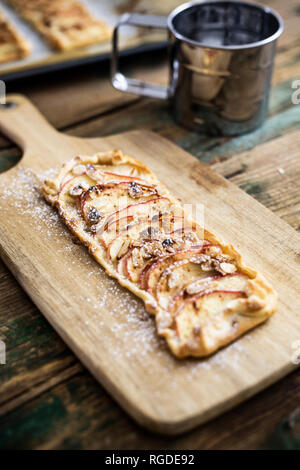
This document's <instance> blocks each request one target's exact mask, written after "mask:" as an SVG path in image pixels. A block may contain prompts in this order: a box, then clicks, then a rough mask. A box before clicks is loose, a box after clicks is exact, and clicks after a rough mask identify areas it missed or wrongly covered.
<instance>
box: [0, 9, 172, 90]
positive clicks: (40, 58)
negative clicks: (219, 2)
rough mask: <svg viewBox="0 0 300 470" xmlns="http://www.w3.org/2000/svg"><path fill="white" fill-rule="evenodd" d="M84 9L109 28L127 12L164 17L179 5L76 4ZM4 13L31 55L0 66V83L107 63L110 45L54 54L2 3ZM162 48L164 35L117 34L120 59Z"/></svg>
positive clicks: (132, 30) (146, 32)
mask: <svg viewBox="0 0 300 470" xmlns="http://www.w3.org/2000/svg"><path fill="white" fill-rule="evenodd" d="M80 1H81V3H83V4H84V5H86V6H87V8H88V9H89V11H90V12H91V13H92V14H93V16H94V17H95V18H100V19H101V18H102V19H104V20H105V21H106V22H107V23H108V24H109V25H110V26H111V28H113V27H114V25H115V24H116V22H117V21H118V18H119V17H120V14H122V13H124V12H126V11H128V12H130V11H135V12H142V13H149V14H150V13H151V14H160V15H167V14H168V13H169V12H170V11H171V10H172V9H173V8H175V7H176V6H177V5H178V4H179V3H181V2H178V0H168V1H167V2H165V3H163V4H162V5H161V4H160V3H162V2H158V1H157V0H154V1H150V0H149V1H148V0H135V1H134V0H101V1H99V0H80ZM0 8H1V9H2V10H4V12H5V14H6V16H7V17H8V18H9V20H10V21H11V23H12V24H13V25H14V26H15V28H16V29H17V30H18V31H19V32H20V33H21V34H22V35H23V36H24V37H25V38H27V40H28V41H29V42H30V43H31V46H32V52H31V54H30V56H29V57H26V58H25V59H21V60H17V61H13V62H8V63H5V64H1V65H0V79H2V80H5V81H8V80H13V79H17V78H25V77H30V76H33V75H37V74H40V73H46V72H50V71H56V70H62V69H66V68H70V67H74V66H77V65H84V64H91V63H94V62H99V61H100V62H101V61H104V60H107V59H108V58H109V57H110V53H111V42H110V41H107V42H103V43H98V44H93V45H91V46H87V47H84V48H79V49H74V50H72V51H66V52H65V51H63V52H61V51H55V50H53V49H52V48H51V46H49V45H48V44H47V43H46V41H45V40H44V39H43V38H42V37H41V36H40V35H39V33H37V32H36V31H35V30H34V28H33V27H31V26H30V25H29V24H27V23H26V22H25V21H24V20H23V19H22V18H20V17H19V16H18V15H17V14H16V13H15V12H14V10H13V9H12V8H10V7H9V6H8V5H7V4H6V3H5V1H3V0H0ZM164 47H166V33H165V32H164V31H159V30H147V29H140V28H134V27H130V28H129V27H124V28H122V31H121V34H120V50H121V55H123V56H124V55H125V56H126V55H132V54H136V53H138V52H146V51H152V50H157V49H162V48H164Z"/></svg>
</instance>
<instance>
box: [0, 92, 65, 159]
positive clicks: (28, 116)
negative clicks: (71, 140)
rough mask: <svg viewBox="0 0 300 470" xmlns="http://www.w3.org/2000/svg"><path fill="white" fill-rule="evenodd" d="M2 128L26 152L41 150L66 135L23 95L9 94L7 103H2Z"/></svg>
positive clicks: (0, 128) (0, 110) (0, 123)
mask: <svg viewBox="0 0 300 470" xmlns="http://www.w3.org/2000/svg"><path fill="white" fill-rule="evenodd" d="M0 130H1V131H2V132H3V133H4V134H5V135H7V136H8V137H9V138H10V139H11V140H13V141H14V142H15V143H16V144H18V145H19V146H20V147H21V149H22V150H23V151H24V153H26V152H28V151H29V150H32V151H37V150H38V151H41V150H43V149H45V147H46V146H47V143H48V145H49V142H51V141H52V142H53V141H57V139H62V140H63V139H64V137H65V136H64V135H63V134H61V133H60V132H58V131H57V130H56V129H54V127H52V126H51V124H49V122H48V121H47V120H46V119H45V118H44V116H43V115H42V114H41V113H40V112H39V111H38V109H37V108H36V107H35V106H34V105H33V104H32V103H31V102H30V101H29V99H27V98H26V97H25V96H23V95H7V97H6V104H4V105H0Z"/></svg>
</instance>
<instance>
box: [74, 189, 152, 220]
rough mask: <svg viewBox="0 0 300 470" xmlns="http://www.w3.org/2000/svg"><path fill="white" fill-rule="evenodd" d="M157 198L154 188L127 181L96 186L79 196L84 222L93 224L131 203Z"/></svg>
mask: <svg viewBox="0 0 300 470" xmlns="http://www.w3.org/2000/svg"><path fill="white" fill-rule="evenodd" d="M157 197H158V193H157V190H156V189H155V187H154V186H149V185H140V184H138V183H135V182H128V181H125V182H124V181H120V182H116V183H104V184H97V185H94V186H92V187H91V188H89V189H88V190H87V191H85V192H84V193H83V194H82V195H81V196H80V207H81V213H82V215H83V217H84V219H85V221H86V222H88V223H93V224H95V223H97V222H99V220H100V219H102V218H103V217H104V216H106V215H109V214H111V213H114V212H117V211H118V210H120V209H123V208H126V207H127V206H128V205H130V203H131V202H132V201H141V200H142V201H145V200H146V201H147V200H150V199H155V198H157Z"/></svg>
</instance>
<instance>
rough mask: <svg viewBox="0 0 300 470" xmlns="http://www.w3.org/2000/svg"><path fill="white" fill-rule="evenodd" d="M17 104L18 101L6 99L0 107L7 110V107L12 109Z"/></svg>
mask: <svg viewBox="0 0 300 470" xmlns="http://www.w3.org/2000/svg"><path fill="white" fill-rule="evenodd" d="M17 106H18V103H15V102H14V101H7V102H6V103H1V104H0V109H3V110H7V109H14V108H16V107H17Z"/></svg>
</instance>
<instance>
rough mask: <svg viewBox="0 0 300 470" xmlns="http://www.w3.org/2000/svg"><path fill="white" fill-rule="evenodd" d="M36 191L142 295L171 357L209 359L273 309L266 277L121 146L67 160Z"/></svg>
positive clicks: (98, 256) (102, 260)
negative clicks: (193, 216)
mask: <svg viewBox="0 0 300 470" xmlns="http://www.w3.org/2000/svg"><path fill="white" fill-rule="evenodd" d="M42 191H43V194H44V196H45V198H46V199H47V201H49V202H50V203H51V204H52V205H53V206H55V207H56V208H57V209H58V211H59V213H60V215H61V217H62V218H63V220H64V221H65V223H66V225H67V226H68V227H69V229H70V230H71V231H72V232H73V233H74V234H75V235H76V236H77V237H78V238H79V239H80V240H81V242H82V243H83V244H85V245H86V246H87V247H88V248H89V251H90V253H91V254H92V256H93V257H94V258H95V259H96V260H97V261H98V263H99V264H100V265H101V266H103V267H104V268H105V270H106V272H107V274H109V275H110V276H112V277H114V278H116V279H117V280H118V281H119V283H120V284H121V285H122V286H124V287H126V288H127V289H129V290H130V291H131V292H133V293H134V294H135V295H137V296H138V297H140V298H141V299H142V300H143V301H144V304H145V308H146V310H147V311H148V312H149V313H151V314H153V315H155V320H156V326H157V332H158V334H159V335H160V336H162V337H164V338H165V339H166V341H167V344H168V346H169V348H170V350H171V351H172V353H173V354H174V355H175V356H177V357H178V358H183V357H187V356H195V357H202V356H207V355H209V354H211V353H213V352H214V351H216V350H217V349H219V348H220V347H222V346H225V345H226V344H228V343H230V342H231V341H233V340H235V339H236V338H238V337H239V336H241V335H242V334H243V333H245V332H246V331H248V330H250V329H251V328H253V327H255V326H256V325H258V324H260V323H262V322H264V321H265V320H266V319H267V318H269V317H270V316H271V315H272V314H273V313H274V312H275V310H276V305H277V295H276V293H275V291H274V290H273V289H272V287H271V286H270V285H269V283H268V282H267V281H266V280H265V279H264V277H263V276H262V275H261V274H259V273H257V272H256V271H255V270H254V269H252V268H249V267H248V266H245V265H244V264H243V262H242V258H241V255H240V254H239V253H238V252H237V251H236V250H235V248H234V247H233V246H232V245H230V244H226V243H224V242H223V241H222V240H221V239H220V238H219V237H217V236H215V235H214V234H212V233H210V232H209V231H207V230H206V229H205V228H203V227H201V226H199V225H198V224H197V223H195V222H194V221H193V220H191V218H190V217H189V216H188V215H187V214H186V213H185V211H184V208H183V206H182V205H181V203H180V202H179V201H178V200H177V199H176V198H174V197H173V196H172V195H171V194H170V192H169V191H168V190H167V188H166V187H165V186H164V185H163V184H161V183H160V182H159V180H158V179H157V178H156V176H155V175H154V174H153V173H152V172H151V171H150V170H149V169H148V168H147V167H146V166H145V165H144V164H143V163H141V162H140V161H138V160H135V159H133V158H132V157H129V156H127V155H123V153H122V152H121V151H120V150H113V151H110V152H105V153H97V154H96V155H93V156H77V157H75V158H73V159H72V160H71V161H69V162H67V163H65V164H64V165H63V167H62V169H61V171H60V172H59V173H58V175H57V176H56V177H55V178H53V179H51V180H47V181H45V184H44V186H43V188H42Z"/></svg>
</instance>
